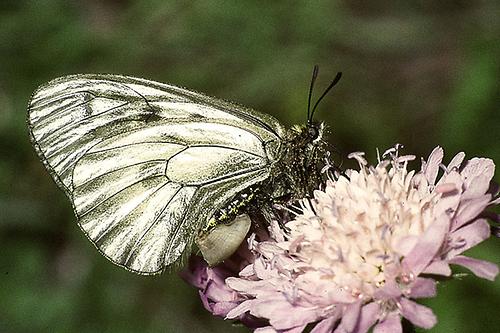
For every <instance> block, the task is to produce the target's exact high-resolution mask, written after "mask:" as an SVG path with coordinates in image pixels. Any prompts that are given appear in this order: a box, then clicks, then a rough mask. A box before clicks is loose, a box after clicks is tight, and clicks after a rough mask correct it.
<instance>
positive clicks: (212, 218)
mask: <svg viewBox="0 0 500 333" xmlns="http://www.w3.org/2000/svg"><path fill="white" fill-rule="evenodd" d="M317 72H318V71H317V67H315V70H314V72H313V80H312V81H311V87H310V90H309V103H308V116H307V123H306V124H305V125H302V126H294V127H292V128H291V129H288V130H287V129H285V128H284V127H283V126H282V125H281V124H280V123H279V122H278V121H277V120H276V119H275V118H273V117H272V116H270V115H267V114H264V113H259V112H257V111H254V110H251V109H249V108H245V107H242V106H239V105H236V104H233V103H230V102H226V101H222V100H219V99H216V98H212V97H208V96H205V95H203V94H200V93H197V92H194V91H190V90H187V89H184V88H180V87H177V86H173V85H168V84H162V83H158V82H153V81H149V80H145V79H140V78H135V77H128V76H121V75H98V74H83V75H72V76H66V77H62V78H58V79H54V80H52V81H50V82H48V83H46V84H44V85H42V86H41V87H39V88H38V89H37V90H36V91H35V92H34V94H33V96H32V98H31V101H30V103H29V107H28V127H29V132H30V137H31V141H32V144H33V146H34V148H35V150H36V152H37V153H38V156H39V157H40V159H41V161H42V162H43V164H44V165H45V167H46V168H47V170H48V171H49V173H50V174H51V176H52V178H53V179H54V181H55V182H56V184H57V185H58V186H59V187H60V188H61V189H62V190H63V191H64V193H65V194H66V196H67V197H68V198H69V199H70V201H71V204H72V206H73V210H74V213H75V215H76V218H77V221H78V225H79V226H80V228H81V229H82V231H83V232H84V233H85V235H86V236H87V237H88V238H89V240H90V241H91V242H92V243H93V244H94V245H95V246H96V248H97V249H98V250H99V252H101V254H103V255H104V256H105V257H106V258H108V259H109V260H111V261H112V262H113V263H115V264H117V265H119V266H122V267H124V268H126V269H128V270H131V271H133V272H136V273H140V274H156V273H160V272H162V271H164V270H165V269H166V268H167V267H169V266H171V265H173V264H174V263H176V262H179V261H182V258H183V256H185V255H186V254H187V253H189V252H190V251H191V248H192V244H193V243H194V242H195V243H196V244H197V247H198V248H199V249H201V252H202V254H203V256H204V257H205V259H206V260H207V262H208V263H209V264H211V265H215V264H217V263H219V262H221V261H222V260H224V259H225V258H226V257H228V256H229V255H230V254H232V253H233V252H234V251H235V250H236V248H237V247H238V245H239V244H240V243H241V242H242V241H243V239H244V237H245V235H246V234H247V232H248V231H249V229H250V218H249V216H250V215H252V214H261V215H266V216H268V217H269V216H270V215H271V214H272V205H273V204H274V203H277V202H285V203H286V202H289V201H290V200H292V199H296V198H300V197H305V196H307V195H309V194H310V193H311V192H312V191H313V190H314V188H316V187H317V185H318V183H319V182H320V178H321V175H320V160H321V158H322V156H323V155H324V140H323V131H324V126H323V124H320V123H316V122H314V121H313V114H314V110H315V109H316V106H317V105H318V103H319V101H320V100H321V99H322V98H323V97H324V95H325V94H326V92H327V91H328V90H330V89H331V87H333V86H334V85H335V84H336V83H337V82H338V80H339V79H340V74H341V73H338V74H337V77H336V78H335V79H334V80H333V81H332V83H331V84H330V86H329V88H328V89H327V90H326V91H325V93H324V94H323V95H322V96H321V97H320V98H319V99H318V101H317V102H316V105H315V106H314V107H313V108H312V110H311V91H312V87H313V84H314V81H315V79H316V76H317ZM183 254H184V255H183Z"/></svg>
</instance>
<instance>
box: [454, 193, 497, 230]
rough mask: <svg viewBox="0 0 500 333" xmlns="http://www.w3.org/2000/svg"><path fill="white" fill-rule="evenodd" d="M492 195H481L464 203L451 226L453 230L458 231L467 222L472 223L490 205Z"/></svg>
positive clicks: (461, 204)
mask: <svg viewBox="0 0 500 333" xmlns="http://www.w3.org/2000/svg"><path fill="white" fill-rule="evenodd" d="M490 200H491V194H485V195H481V196H480V197H479V198H474V199H471V200H467V201H462V202H461V203H460V206H459V207H458V211H457V213H456V215H455V218H454V220H453V222H452V225H451V230H457V229H458V228H460V227H461V226H463V225H464V224H466V223H467V222H470V221H472V220H473V219H474V218H475V217H477V216H478V215H479V213H481V212H482V211H483V210H484V209H485V208H486V207H487V206H488V204H489V203H490Z"/></svg>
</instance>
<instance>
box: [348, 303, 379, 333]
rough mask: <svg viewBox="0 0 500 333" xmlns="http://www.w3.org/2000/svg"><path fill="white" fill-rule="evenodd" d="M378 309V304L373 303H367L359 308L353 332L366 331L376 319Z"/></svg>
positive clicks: (363, 332)
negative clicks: (359, 312)
mask: <svg viewBox="0 0 500 333" xmlns="http://www.w3.org/2000/svg"><path fill="white" fill-rule="evenodd" d="M379 311H380V306H379V305H378V304H377V303H375V302H372V303H368V304H366V305H364V306H363V307H362V308H361V314H360V315H359V320H358V325H357V326H356V328H355V329H354V331H352V332H353V333H365V332H368V330H369V329H370V327H372V326H373V324H375V322H376V321H377V319H378V318H377V316H378V313H379Z"/></svg>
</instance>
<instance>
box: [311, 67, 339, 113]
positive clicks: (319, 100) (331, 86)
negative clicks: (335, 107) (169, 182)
mask: <svg viewBox="0 0 500 333" xmlns="http://www.w3.org/2000/svg"><path fill="white" fill-rule="evenodd" d="M341 77H342V72H338V73H337V75H335V78H334V79H333V81H332V82H331V83H330V85H329V86H328V88H326V89H325V92H324V93H323V95H321V97H320V98H318V101H317V102H316V104H314V106H313V108H312V111H311V112H310V113H309V109H308V110H307V115H308V117H309V116H310V117H311V118H310V119H311V121H312V119H313V117H314V111H316V107H317V106H318V104H319V102H321V100H322V99H323V97H325V96H326V94H328V92H329V91H330V90H331V89H332V88H333V87H335V85H336V84H337V83H338V82H339V81H340V78H341ZM309 95H310V94H309ZM309 97H310V96H309ZM308 119H309V118H308Z"/></svg>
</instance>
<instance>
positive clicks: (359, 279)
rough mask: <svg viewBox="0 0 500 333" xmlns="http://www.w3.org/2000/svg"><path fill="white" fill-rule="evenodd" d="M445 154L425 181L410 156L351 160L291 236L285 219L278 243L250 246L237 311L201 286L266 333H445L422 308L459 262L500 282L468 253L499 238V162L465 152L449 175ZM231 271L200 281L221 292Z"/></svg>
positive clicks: (254, 240)
mask: <svg viewBox="0 0 500 333" xmlns="http://www.w3.org/2000/svg"><path fill="white" fill-rule="evenodd" d="M443 155H444V154H443V150H442V149H441V148H440V147H437V148H435V149H434V150H433V152H432V153H431V155H430V156H429V158H428V159H427V161H422V168H421V170H420V171H418V172H415V171H409V170H408V162H409V161H411V160H413V159H414V156H398V149H397V147H396V149H393V150H389V151H387V152H386V154H384V155H383V159H382V160H381V161H379V163H378V164H377V165H376V166H369V165H368V163H367V162H366V160H365V159H364V158H363V154H361V153H354V154H351V155H350V157H352V158H355V159H356V160H357V161H358V163H359V170H348V171H347V172H346V173H345V175H342V176H340V177H339V178H338V179H335V180H329V181H328V182H327V185H326V187H325V189H324V190H321V191H320V190H316V191H315V192H314V200H311V201H306V200H304V201H302V203H301V213H300V214H299V215H297V216H296V217H295V219H293V220H292V221H289V222H288V223H287V224H286V226H287V228H288V231H287V232H285V231H283V230H282V229H281V228H280V227H279V226H278V223H277V222H275V223H273V224H272V225H271V226H270V227H269V235H268V237H255V236H253V237H250V239H249V241H248V243H249V252H247V254H246V258H245V261H244V262H242V264H241V267H237V266H233V269H232V276H230V274H229V275H226V276H228V277H227V278H226V279H225V283H224V288H225V289H224V291H221V294H225V295H226V296H227V295H230V297H231V300H232V303H231V304H230V306H229V307H225V308H224V311H218V312H217V311H214V310H213V309H215V308H216V306H215V305H216V304H217V303H220V302H218V301H217V297H215V296H214V295H213V293H212V295H210V294H209V293H207V291H208V290H209V289H210V288H208V289H203V288H200V289H201V291H200V293H201V295H202V298H204V299H208V301H209V302H211V303H212V307H211V308H210V309H209V310H210V311H212V312H213V313H214V314H217V315H221V316H224V317H225V318H227V319H240V320H241V319H242V318H244V319H245V318H246V319H248V318H255V319H261V320H265V324H262V322H261V325H262V326H261V327H260V328H259V329H258V330H259V331H262V332H264V331H269V332H275V331H276V332H302V331H303V330H304V329H305V328H306V326H307V327H312V330H311V332H313V333H319V332H335V333H340V332H367V331H368V330H369V329H370V328H373V330H374V331H373V332H375V333H381V332H402V330H403V326H402V320H403V318H404V319H405V320H407V321H409V322H410V323H412V324H413V325H415V326H419V327H422V328H426V329H429V328H431V327H433V326H434V325H435V324H436V322H437V318H436V316H435V315H434V313H433V312H432V310H431V309H430V308H428V307H426V306H423V305H420V304H418V303H416V302H415V300H416V299H419V298H429V297H434V296H435V295H436V283H437V282H436V279H437V278H438V277H439V276H445V277H448V276H451V274H452V270H451V268H450V264H454V265H460V266H463V267H466V268H467V269H469V270H470V271H471V272H472V273H474V274H475V275H476V276H478V277H481V278H485V279H488V280H494V278H495V277H496V276H497V274H498V267H497V266H496V265H495V264H493V263H490V262H486V261H482V260H478V259H473V258H469V257H467V256H465V255H463V252H464V251H466V250H468V249H470V248H471V247H473V246H475V245H477V244H478V243H480V242H482V241H483V240H485V239H487V238H488V237H489V236H490V234H491V232H490V225H489V224H488V222H487V220H486V218H485V216H487V214H486V212H485V209H486V208H487V207H488V206H490V205H493V204H498V203H499V200H498V198H495V197H494V195H495V194H494V193H491V186H490V182H491V179H492V178H493V175H494V168H495V166H494V163H493V161H492V160H490V159H486V158H473V159H471V160H468V161H466V162H464V154H463V153H460V154H458V155H456V156H455V157H454V158H453V159H452V161H451V162H450V163H449V164H448V165H447V166H445V165H443V164H442V161H443ZM245 265H246V266H245ZM223 266H224V264H223ZM223 266H221V267H223ZM243 266H244V267H243ZM221 267H215V268H208V267H203V268H202V269H201V270H198V271H197V274H201V276H204V277H205V281H206V282H208V283H212V282H211V281H210V274H211V272H213V271H214V270H220V269H222V268H221ZM238 271H239V272H238ZM194 274H195V273H193V272H192V275H191V276H194ZM214 283H215V282H214ZM221 294H219V295H218V297H220V296H221ZM254 323H255V322H254ZM251 327H253V328H255V326H251Z"/></svg>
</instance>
